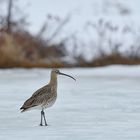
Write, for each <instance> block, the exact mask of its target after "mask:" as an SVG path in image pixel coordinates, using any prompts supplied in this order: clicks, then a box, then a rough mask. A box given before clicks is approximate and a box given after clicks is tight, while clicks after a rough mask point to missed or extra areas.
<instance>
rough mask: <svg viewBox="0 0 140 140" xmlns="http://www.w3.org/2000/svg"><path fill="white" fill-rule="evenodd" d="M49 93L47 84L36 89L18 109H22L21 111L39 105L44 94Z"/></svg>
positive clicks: (49, 89) (49, 88)
mask: <svg viewBox="0 0 140 140" xmlns="http://www.w3.org/2000/svg"><path fill="white" fill-rule="evenodd" d="M44 93H45V94H44ZM49 93H51V87H50V86H49V85H46V86H44V87H42V88H40V89H38V90H37V91H36V92H34V93H33V95H32V96H31V97H30V98H29V99H28V100H26V101H25V102H24V104H23V106H22V107H21V108H20V109H22V111H25V110H27V109H29V108H31V107H35V106H38V105H41V104H42V102H43V100H44V98H45V96H47V95H49Z"/></svg>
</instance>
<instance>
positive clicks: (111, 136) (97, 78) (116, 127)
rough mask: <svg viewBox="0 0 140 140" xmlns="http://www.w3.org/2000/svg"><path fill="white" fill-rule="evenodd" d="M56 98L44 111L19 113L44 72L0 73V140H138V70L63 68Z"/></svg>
mask: <svg viewBox="0 0 140 140" xmlns="http://www.w3.org/2000/svg"><path fill="white" fill-rule="evenodd" d="M61 71H63V72H65V73H67V74H71V75H73V76H75V77H76V78H77V82H74V81H73V80H71V79H69V78H67V77H62V76H59V78H58V83H59V85H58V99H57V101H56V103H55V105H54V106H53V107H52V108H50V109H47V110H45V112H46V117H47V121H48V124H49V126H48V127H45V126H43V127H40V126H39V122H40V110H32V111H29V112H26V113H20V111H19V108H20V107H21V105H22V104H23V102H24V101H25V100H26V99H27V98H28V97H30V96H31V95H32V93H33V92H34V91H35V90H36V89H38V88H40V87H41V86H43V85H44V84H46V83H48V80H49V72H50V70H48V69H30V70H26V69H12V70H0V87H1V88H0V89H1V90H0V140H46V139H47V140H139V139H140V132H139V131H140V85H139V83H140V66H135V67H122V66H111V67H104V68H93V69H62V70H61Z"/></svg>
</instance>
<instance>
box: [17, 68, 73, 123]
mask: <svg viewBox="0 0 140 140" xmlns="http://www.w3.org/2000/svg"><path fill="white" fill-rule="evenodd" d="M58 74H59V75H65V76H68V77H70V78H72V79H74V78H73V77H72V76H70V75H67V74H64V73H61V72H60V71H59V70H57V69H53V70H52V71H51V79H50V82H49V84H48V85H45V86H43V87H42V88H40V89H38V90H37V91H36V92H35V93H34V94H33V95H32V96H31V97H30V98H29V99H28V100H26V101H25V103H24V104H23V106H22V107H21V108H20V109H21V110H22V111H21V112H25V111H27V110H29V109H32V108H35V107H39V108H40V109H41V110H42V111H41V122H40V125H41V126H42V117H43V118H44V122H45V125H46V126H47V122H46V118H45V112H44V109H45V108H48V107H51V106H52V105H53V104H54V103H55V101H56V98H57V75H58ZM74 80H75V79H74Z"/></svg>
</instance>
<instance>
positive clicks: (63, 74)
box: [59, 72, 76, 81]
mask: <svg viewBox="0 0 140 140" xmlns="http://www.w3.org/2000/svg"><path fill="white" fill-rule="evenodd" d="M59 74H60V75H65V76H67V77H70V78H72V79H73V80H75V81H76V79H75V78H73V77H72V76H70V75H68V74H65V73H61V72H59Z"/></svg>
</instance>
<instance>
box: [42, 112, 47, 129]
mask: <svg viewBox="0 0 140 140" xmlns="http://www.w3.org/2000/svg"><path fill="white" fill-rule="evenodd" d="M42 112H43V113H42V116H43V118H44V122H45V126H47V121H46V118H45V112H44V110H42Z"/></svg>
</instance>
